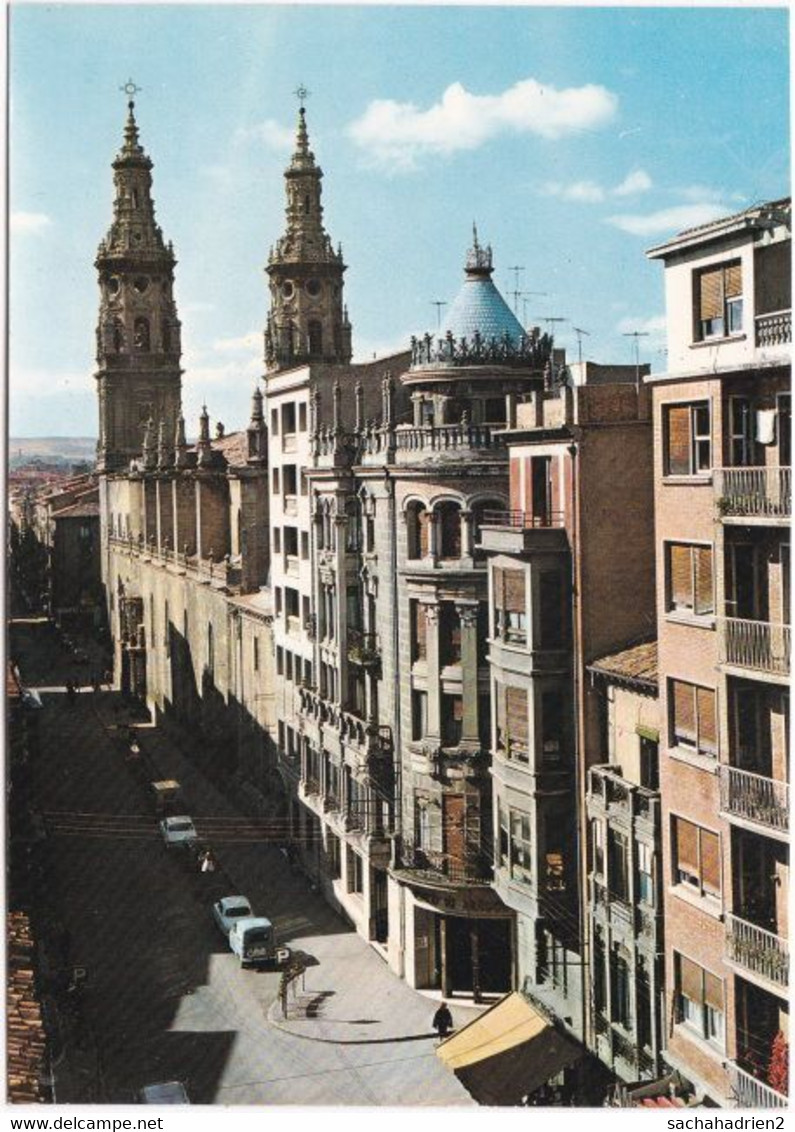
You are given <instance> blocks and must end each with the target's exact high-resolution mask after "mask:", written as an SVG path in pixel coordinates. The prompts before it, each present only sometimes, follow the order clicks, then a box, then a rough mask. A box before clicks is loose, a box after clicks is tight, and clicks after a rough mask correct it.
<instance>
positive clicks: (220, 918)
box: [213, 896, 254, 936]
mask: <svg viewBox="0 0 795 1132" xmlns="http://www.w3.org/2000/svg"><path fill="white" fill-rule="evenodd" d="M253 915H254V913H253V912H252V911H251V905H250V904H249V902H248V900H246V898H245V896H224V897H223V898H222V899H221V900H219V901H218V902H217V903H216V904H213V917H214V918H215V922H216V924H218V927H219V928H220V929H221V931H222V932H223V933H224V935H225V936H228V935H229V933H230V931H231V930H232V925H233V924H235V923H236V922H237V921H238V920H246V919H249V918H250V917H251V916H253Z"/></svg>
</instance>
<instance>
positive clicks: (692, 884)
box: [671, 817, 721, 900]
mask: <svg viewBox="0 0 795 1132" xmlns="http://www.w3.org/2000/svg"><path fill="white" fill-rule="evenodd" d="M671 820H672V823H673V850H674V861H673V872H674V883H675V884H684V885H686V886H687V887H688V888H690V889H693V890H694V891H695V892H697V893H698V894H699V896H712V897H715V898H716V899H718V900H719V899H720V892H721V885H720V838H719V837H718V835H717V833H711V832H710V831H709V830H708V829H702V828H701V826H698V825H694V824H693V822H690V821H686V820H685V819H684V818H679V817H672V819H671Z"/></svg>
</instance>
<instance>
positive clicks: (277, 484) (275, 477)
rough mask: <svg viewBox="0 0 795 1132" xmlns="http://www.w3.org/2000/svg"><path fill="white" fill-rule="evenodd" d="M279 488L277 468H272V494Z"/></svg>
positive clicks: (276, 492)
mask: <svg viewBox="0 0 795 1132" xmlns="http://www.w3.org/2000/svg"><path fill="white" fill-rule="evenodd" d="M280 490H281V488H280V487H279V469H278V468H274V469H273V494H274V495H278V494H279V492H280Z"/></svg>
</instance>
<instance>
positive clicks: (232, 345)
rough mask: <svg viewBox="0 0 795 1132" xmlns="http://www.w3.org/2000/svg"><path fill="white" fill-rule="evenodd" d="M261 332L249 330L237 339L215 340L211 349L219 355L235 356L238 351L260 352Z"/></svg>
mask: <svg viewBox="0 0 795 1132" xmlns="http://www.w3.org/2000/svg"><path fill="white" fill-rule="evenodd" d="M262 348H263V347H262V331H260V330H251V331H250V332H249V333H248V334H242V335H241V336H240V337H239V338H216V340H215V341H214V342H213V349H214V350H215V351H216V352H217V353H220V354H228V353H232V354H235V353H237V352H238V351H240V350H244V351H250V350H259V351H260V352H262Z"/></svg>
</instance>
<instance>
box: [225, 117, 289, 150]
mask: <svg viewBox="0 0 795 1132" xmlns="http://www.w3.org/2000/svg"><path fill="white" fill-rule="evenodd" d="M235 140H236V141H239V142H245V141H252V140H254V141H261V142H264V143H265V145H266V146H267V147H268V149H274V150H276V152H277V153H284V152H288V153H289V151H290V150H291V149H292V148H293V145H294V143H295V132H294V131H293V130H291V129H290V128H289V127H288V126H283V125H282V124H281V122H277V121H276V120H275V119H274V118H266V119H265V120H264V121H263V122H257V124H256V125H254V126H240V127H239V128H238V129H237V130H236V131H235Z"/></svg>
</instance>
